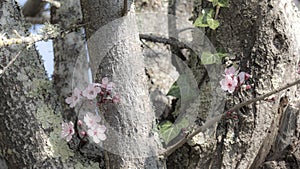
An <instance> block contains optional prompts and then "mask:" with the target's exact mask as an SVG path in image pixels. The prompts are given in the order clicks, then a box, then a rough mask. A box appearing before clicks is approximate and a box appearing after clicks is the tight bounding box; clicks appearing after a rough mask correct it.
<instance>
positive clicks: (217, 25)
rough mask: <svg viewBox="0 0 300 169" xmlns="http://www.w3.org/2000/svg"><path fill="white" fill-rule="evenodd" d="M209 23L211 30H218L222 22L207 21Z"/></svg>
mask: <svg viewBox="0 0 300 169" xmlns="http://www.w3.org/2000/svg"><path fill="white" fill-rule="evenodd" d="M207 23H208V26H209V28H210V29H212V30H216V29H217V28H218V27H219V26H220V22H219V21H218V20H215V19H207Z"/></svg>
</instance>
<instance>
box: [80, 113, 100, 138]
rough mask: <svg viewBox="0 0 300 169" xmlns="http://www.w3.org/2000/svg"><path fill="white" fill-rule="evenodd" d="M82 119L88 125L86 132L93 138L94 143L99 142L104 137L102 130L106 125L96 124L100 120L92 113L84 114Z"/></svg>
mask: <svg viewBox="0 0 300 169" xmlns="http://www.w3.org/2000/svg"><path fill="white" fill-rule="evenodd" d="M83 121H84V122H85V124H86V126H87V127H88V132H87V134H88V135H89V136H90V137H92V138H93V141H94V142H95V143H99V142H100V140H102V141H103V140H105V139H106V135H105V134H104V132H105V131H106V127H105V126H104V125H99V124H98V123H99V122H100V121H101V118H100V116H98V115H93V114H92V113H90V112H88V113H87V114H86V115H85V116H84V119H83Z"/></svg>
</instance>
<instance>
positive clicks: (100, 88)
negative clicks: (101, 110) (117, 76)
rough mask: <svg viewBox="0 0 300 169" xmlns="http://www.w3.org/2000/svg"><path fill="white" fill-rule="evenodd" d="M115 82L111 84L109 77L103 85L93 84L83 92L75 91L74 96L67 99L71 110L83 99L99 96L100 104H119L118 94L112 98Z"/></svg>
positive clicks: (104, 79) (103, 80)
mask: <svg viewBox="0 0 300 169" xmlns="http://www.w3.org/2000/svg"><path fill="white" fill-rule="evenodd" d="M114 85H115V84H114V83H113V82H109V81H108V78H107V77H104V78H103V79H102V83H101V84H100V83H92V84H89V85H88V86H87V88H86V89H84V90H83V91H81V90H79V89H78V88H75V89H74V92H73V94H72V96H70V97H68V98H66V100H65V101H66V103H67V104H69V105H70V107H71V108H73V107H75V105H76V104H77V103H78V102H79V101H80V99H81V98H82V97H85V98H87V99H88V100H93V99H95V98H96V97H97V96H98V94H99V96H100V101H99V103H108V102H112V103H119V102H120V96H119V95H118V94H116V95H115V96H111V91H112V89H113V87H114Z"/></svg>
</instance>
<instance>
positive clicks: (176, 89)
mask: <svg viewBox="0 0 300 169" xmlns="http://www.w3.org/2000/svg"><path fill="white" fill-rule="evenodd" d="M167 96H174V97H176V98H179V99H180V98H181V95H180V88H179V86H178V84H177V82H174V83H173V85H172V86H171V89H170V90H169V92H168V93H167Z"/></svg>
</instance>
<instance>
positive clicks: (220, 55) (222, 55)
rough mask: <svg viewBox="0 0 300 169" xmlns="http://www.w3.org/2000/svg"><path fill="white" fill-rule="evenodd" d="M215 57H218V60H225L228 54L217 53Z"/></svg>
mask: <svg viewBox="0 0 300 169" xmlns="http://www.w3.org/2000/svg"><path fill="white" fill-rule="evenodd" d="M216 55H218V57H219V58H225V57H226V56H227V55H228V53H221V52H218V53H216Z"/></svg>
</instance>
